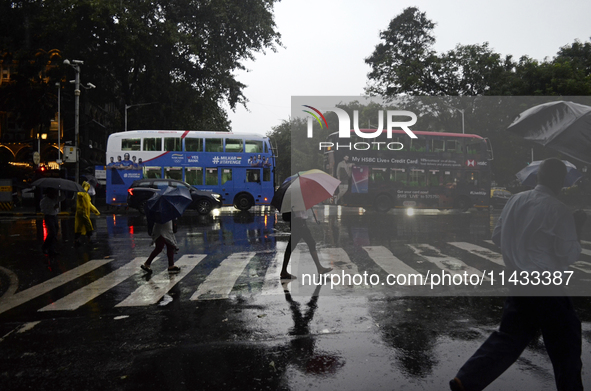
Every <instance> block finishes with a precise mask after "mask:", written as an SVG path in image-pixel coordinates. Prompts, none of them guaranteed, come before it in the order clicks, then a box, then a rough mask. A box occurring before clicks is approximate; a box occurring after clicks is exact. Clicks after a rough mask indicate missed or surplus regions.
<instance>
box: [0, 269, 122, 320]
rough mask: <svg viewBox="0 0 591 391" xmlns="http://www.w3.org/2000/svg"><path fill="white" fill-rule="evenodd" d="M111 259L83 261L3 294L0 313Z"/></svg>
mask: <svg viewBox="0 0 591 391" xmlns="http://www.w3.org/2000/svg"><path fill="white" fill-rule="evenodd" d="M112 261H113V259H94V260H91V261H88V262H86V263H83V264H82V265H80V266H78V267H76V268H74V269H72V270H68V271H67V272H65V273H62V274H60V275H59V276H56V277H54V278H52V279H50V280H47V281H45V282H43V283H41V284H38V285H35V286H33V287H31V288H29V289H26V290H24V291H21V292H18V293H15V294H14V295H12V296H8V297H6V295H4V296H2V300H1V301H0V314H1V313H3V312H5V311H8V310H10V309H12V308H14V307H16V306H19V305H21V304H23V303H25V302H27V301H29V300H32V299H34V298H36V297H39V296H41V295H43V294H45V293H47V292H49V291H51V290H53V289H55V288H57V287H58V286H60V285H63V284H65V283H67V282H70V281H72V280H75V279H76V278H78V277H80V276H82V275H84V274H86V273H88V272H90V271H92V270H94V269H96V268H98V267H101V266H103V265H105V264H107V263H109V262H112Z"/></svg>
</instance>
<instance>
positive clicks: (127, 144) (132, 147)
mask: <svg viewBox="0 0 591 391" xmlns="http://www.w3.org/2000/svg"><path fill="white" fill-rule="evenodd" d="M141 144H142V139H139V138H124V139H121V150H122V151H139V150H140V147H141Z"/></svg>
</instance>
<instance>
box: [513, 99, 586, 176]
mask: <svg viewBox="0 0 591 391" xmlns="http://www.w3.org/2000/svg"><path fill="white" fill-rule="evenodd" d="M507 130H508V131H510V132H512V133H515V134H517V135H520V136H521V137H523V138H524V139H526V140H532V141H535V142H537V143H539V144H542V145H544V146H547V147H549V148H552V149H554V150H556V151H559V152H561V153H563V154H565V155H567V156H570V157H572V158H574V159H577V160H580V161H582V162H585V163H587V164H591V106H585V105H581V104H578V103H573V102H565V101H557V102H550V103H544V104H541V105H538V106H534V107H532V108H530V109H528V110H526V111H524V112H523V113H521V114H519V115H518V116H517V118H516V119H515V121H513V123H512V124H511V125H509V127H508V128H507Z"/></svg>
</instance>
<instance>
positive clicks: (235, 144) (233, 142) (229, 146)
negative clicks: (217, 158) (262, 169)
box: [226, 138, 244, 152]
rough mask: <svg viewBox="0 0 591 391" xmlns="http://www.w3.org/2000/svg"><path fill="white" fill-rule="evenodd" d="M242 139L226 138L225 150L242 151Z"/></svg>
mask: <svg viewBox="0 0 591 391" xmlns="http://www.w3.org/2000/svg"><path fill="white" fill-rule="evenodd" d="M242 144H243V142H242V139H236V138H227V139H226V152H242V151H243V150H244V148H243V145H242Z"/></svg>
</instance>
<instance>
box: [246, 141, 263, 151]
mask: <svg viewBox="0 0 591 391" xmlns="http://www.w3.org/2000/svg"><path fill="white" fill-rule="evenodd" d="M244 151H245V152H246V153H263V142H262V141H255V140H246V148H245V150H244Z"/></svg>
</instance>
